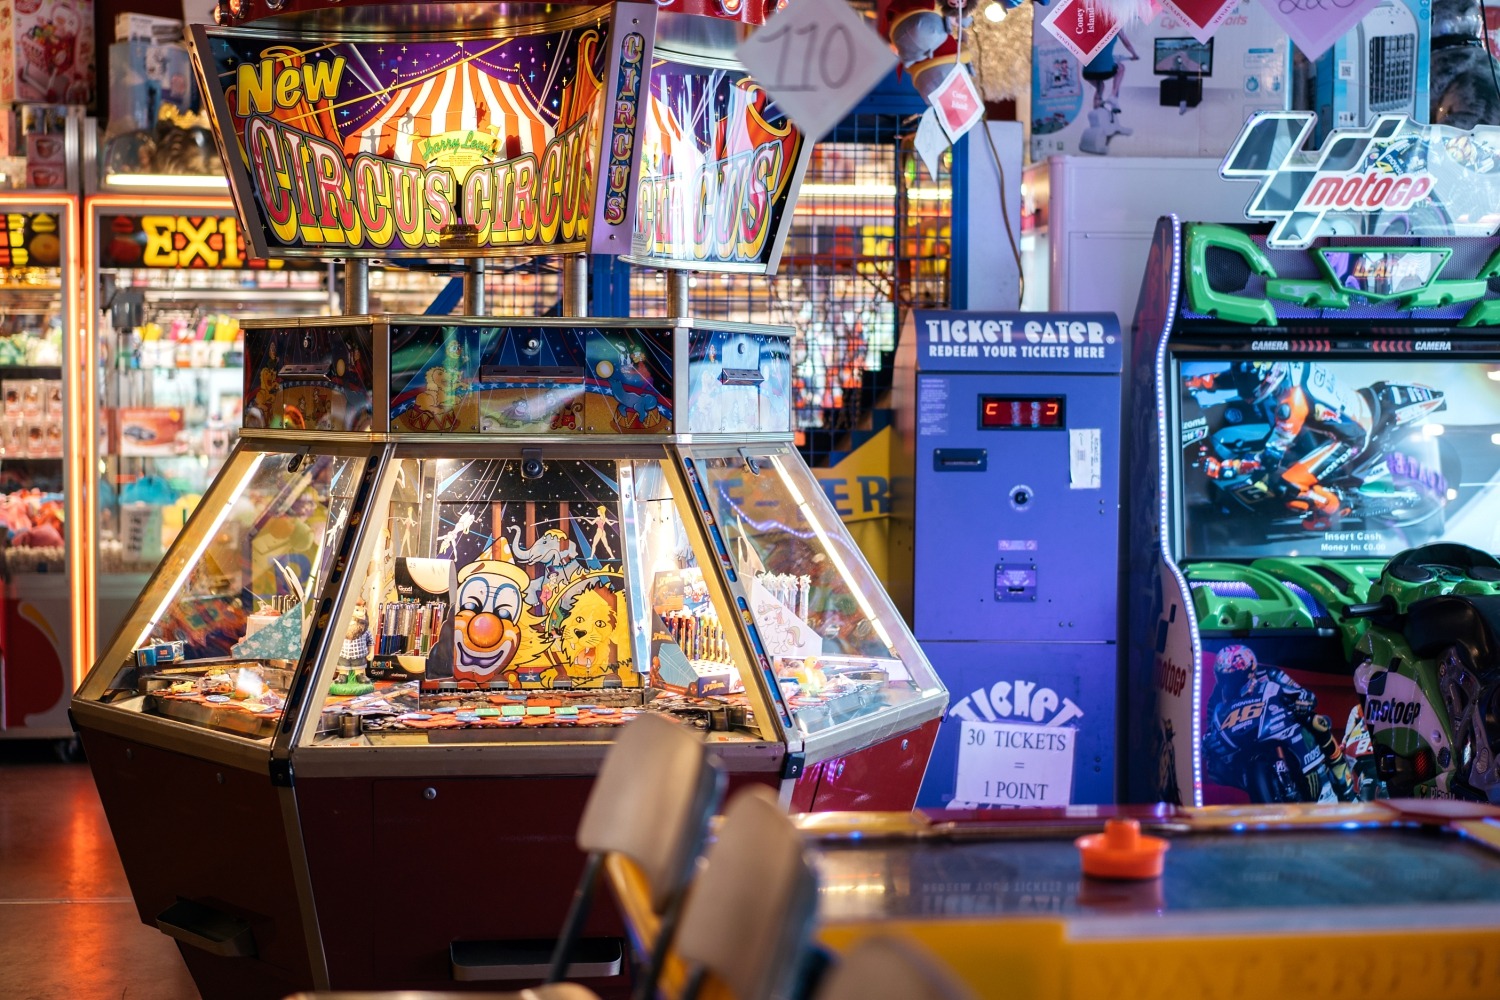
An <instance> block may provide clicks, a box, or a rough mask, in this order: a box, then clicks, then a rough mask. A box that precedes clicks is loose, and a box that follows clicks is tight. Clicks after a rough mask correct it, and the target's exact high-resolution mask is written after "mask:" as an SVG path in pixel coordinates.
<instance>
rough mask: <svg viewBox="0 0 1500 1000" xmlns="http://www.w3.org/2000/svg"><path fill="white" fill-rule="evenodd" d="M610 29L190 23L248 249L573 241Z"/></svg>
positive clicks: (586, 21)
mask: <svg viewBox="0 0 1500 1000" xmlns="http://www.w3.org/2000/svg"><path fill="white" fill-rule="evenodd" d="M608 33H609V18H608V17H601V16H600V14H599V13H598V12H597V11H583V10H580V11H578V12H576V13H563V14H561V15H559V16H557V17H553V18H549V19H548V20H547V23H546V24H545V25H539V26H538V27H537V28H536V29H529V30H522V31H515V30H513V29H505V30H501V29H496V30H495V31H494V32H493V33H489V34H485V33H480V32H475V33H466V34H464V36H463V37H462V38H436V37H432V38H427V37H424V38H416V37H402V38H399V39H398V38H394V37H381V36H380V35H378V34H372V35H369V36H360V37H331V38H328V39H320V40H318V41H310V40H308V39H305V38H302V37H300V36H290V35H281V34H278V33H275V32H261V31H255V32H240V31H233V30H226V29H218V28H207V27H203V26H198V27H195V29H194V38H195V40H196V43H197V45H198V48H199V51H200V53H201V54H202V59H203V62H202V69H203V74H204V82H205V85H206V93H207V95H208V97H209V99H210V100H209V103H210V107H211V108H212V111H213V115H214V121H215V124H216V126H217V127H218V129H219V130H220V131H221V133H222V134H224V135H225V136H226V137H229V136H233V137H234V139H235V140H236V142H235V146H237V148H236V149H233V151H232V153H231V155H230V156H229V158H228V161H227V163H226V165H227V166H228V168H229V174H230V182H231V184H232V185H233V186H234V188H235V192H236V201H237V202H238V204H239V207H240V208H241V210H242V211H244V212H245V213H246V221H247V223H248V226H247V229H246V234H245V235H246V238H247V239H249V240H251V241H252V242H253V243H254V247H253V249H254V251H255V253H256V254H257V255H258V256H261V257H307V258H319V257H347V256H371V257H385V258H400V257H421V258H428V257H445V256H468V255H472V254H481V255H492V256H530V255H535V254H548V253H556V252H558V251H559V250H576V249H582V248H583V247H586V246H588V244H589V241H590V238H591V236H592V235H593V233H592V232H591V230H592V228H593V226H592V221H593V216H594V214H595V213H596V211H602V209H598V208H596V190H597V188H598V178H599V177H600V176H601V173H602V172H603V171H604V170H605V167H604V166H603V164H602V162H601V156H602V155H603V150H602V145H603V141H604V139H603V134H604V127H605V119H606V116H607V115H608V116H609V117H613V107H612V106H611V108H610V110H609V111H608V112H606V108H605V105H606V103H607V102H606V100H605V94H604V89H605V88H604V83H603V77H604V74H605V71H606V67H607V66H608V63H609V59H610V49H609V47H608V46H607V45H606V44H605V42H606V39H607V38H608ZM608 103H610V104H611V105H612V103H613V102H608ZM236 154H237V155H236Z"/></svg>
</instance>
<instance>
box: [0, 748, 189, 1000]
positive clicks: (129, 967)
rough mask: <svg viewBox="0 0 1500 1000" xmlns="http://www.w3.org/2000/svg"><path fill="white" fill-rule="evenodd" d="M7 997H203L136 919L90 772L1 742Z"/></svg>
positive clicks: (1, 956)
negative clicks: (199, 995)
mask: <svg viewBox="0 0 1500 1000" xmlns="http://www.w3.org/2000/svg"><path fill="white" fill-rule="evenodd" d="M0 997H3V998H5V1000H104V998H110V1000H196V998H197V997H198V991H197V990H195V989H194V988H193V981H192V979H191V978H190V977H189V976H188V973H187V968H186V967H185V966H184V965H183V964H182V958H181V957H180V956H179V955H178V954H177V948H176V946H175V945H173V943H172V941H171V939H169V938H168V937H166V936H165V935H164V934H162V933H161V932H160V931H158V930H156V929H155V928H152V927H147V926H146V925H144V924H142V923H141V922H140V918H139V917H138V916H137V915H136V910H135V906H134V904H133V903H132V902H131V900H130V889H129V887H128V886H127V885H126V883H125V872H124V871H123V870H122V869H121V867H120V859H119V856H118V855H117V854H116V853H115V845H114V841H113V840H111V839H110V834H109V824H108V823H107V822H106V821H105V818H104V810H103V809H102V808H101V807H100V805H99V796H98V794H97V793H96V792H95V791H94V782H93V778H92V777H91V776H90V774H89V769H88V765H87V764H64V763H59V762H58V761H57V760H56V757H55V755H54V754H53V751H52V747H51V745H50V744H33V743H23V742H14V741H0Z"/></svg>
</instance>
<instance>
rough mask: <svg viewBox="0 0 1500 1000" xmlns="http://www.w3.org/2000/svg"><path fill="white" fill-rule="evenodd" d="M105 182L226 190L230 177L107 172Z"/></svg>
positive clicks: (201, 189) (220, 175)
mask: <svg viewBox="0 0 1500 1000" xmlns="http://www.w3.org/2000/svg"><path fill="white" fill-rule="evenodd" d="M104 184H105V186H107V187H125V188H179V189H189V190H194V191H224V190H227V189H228V188H229V178H228V177H226V176H224V175H223V174H105V175H104Z"/></svg>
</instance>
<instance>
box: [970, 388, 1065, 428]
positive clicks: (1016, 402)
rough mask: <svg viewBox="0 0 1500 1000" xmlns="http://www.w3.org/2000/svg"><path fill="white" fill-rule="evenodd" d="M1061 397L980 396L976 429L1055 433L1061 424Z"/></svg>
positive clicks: (1062, 422)
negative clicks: (1046, 431) (1050, 431)
mask: <svg viewBox="0 0 1500 1000" xmlns="http://www.w3.org/2000/svg"><path fill="white" fill-rule="evenodd" d="M1064 402H1066V400H1065V399H1064V398H1063V397H1062V396H980V397H979V426H980V427H981V428H990V429H998V430H1057V429H1059V428H1062V427H1066V426H1067V424H1066V423H1065V422H1064V421H1063V414H1064V407H1063V403H1064Z"/></svg>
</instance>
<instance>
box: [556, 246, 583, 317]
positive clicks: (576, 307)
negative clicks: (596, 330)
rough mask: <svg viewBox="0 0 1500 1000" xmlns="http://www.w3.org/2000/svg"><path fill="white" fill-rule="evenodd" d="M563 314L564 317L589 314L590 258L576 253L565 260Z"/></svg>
mask: <svg viewBox="0 0 1500 1000" xmlns="http://www.w3.org/2000/svg"><path fill="white" fill-rule="evenodd" d="M562 267H563V273H562V279H563V280H562V313H563V315H564V316H587V315H588V314H589V258H588V254H582V253H575V254H569V255H568V256H566V257H564V258H563V265H562Z"/></svg>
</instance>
